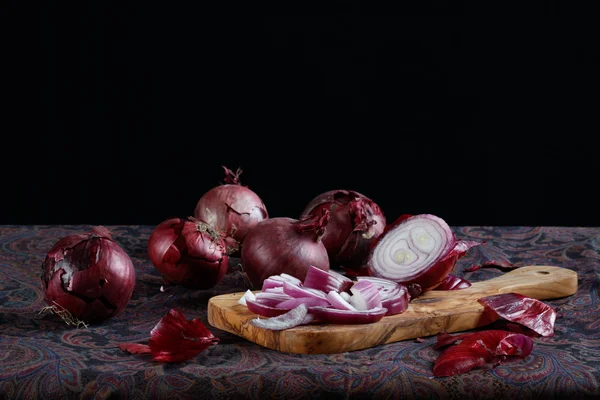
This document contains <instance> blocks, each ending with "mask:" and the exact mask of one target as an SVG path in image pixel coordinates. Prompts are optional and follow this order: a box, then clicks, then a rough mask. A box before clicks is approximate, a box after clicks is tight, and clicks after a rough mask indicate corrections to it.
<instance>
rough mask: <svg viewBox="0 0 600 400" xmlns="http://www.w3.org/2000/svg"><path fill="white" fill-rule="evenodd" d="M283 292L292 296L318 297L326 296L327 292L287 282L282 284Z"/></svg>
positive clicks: (323, 297)
mask: <svg viewBox="0 0 600 400" xmlns="http://www.w3.org/2000/svg"><path fill="white" fill-rule="evenodd" d="M283 293H285V294H287V295H290V296H292V297H316V298H320V299H325V298H327V294H326V293H325V292H323V291H322V290H318V289H313V288H307V287H300V286H295V285H292V284H290V283H288V282H285V283H284V284H283Z"/></svg>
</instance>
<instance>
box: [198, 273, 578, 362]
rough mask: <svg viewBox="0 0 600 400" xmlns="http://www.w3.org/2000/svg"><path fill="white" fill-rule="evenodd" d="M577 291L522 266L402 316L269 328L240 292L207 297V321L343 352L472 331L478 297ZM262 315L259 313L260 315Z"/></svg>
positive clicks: (268, 343) (569, 278) (421, 303)
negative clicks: (244, 302)
mask: <svg viewBox="0 0 600 400" xmlns="http://www.w3.org/2000/svg"><path fill="white" fill-rule="evenodd" d="M576 291H577V273H576V272H575V271H572V270H570V269H566V268H560V267H554V266H527V267H521V268H517V269H514V270H512V271H510V272H507V273H505V274H503V275H501V276H499V277H496V278H493V279H490V280H487V281H482V282H473V283H472V285H471V286H470V287H468V288H466V289H460V290H447V291H442V290H440V291H436V290H433V291H429V292H426V293H424V294H422V295H421V296H419V297H418V298H416V299H414V300H413V301H412V302H411V303H410V304H409V306H408V309H407V310H406V311H404V312H403V313H401V314H397V315H391V316H387V317H383V319H381V320H380V321H378V322H375V323H371V324H356V325H337V324H317V325H305V326H298V327H295V328H291V329H287V330H282V331H274V330H268V329H263V328H258V327H255V326H254V325H251V324H250V323H249V322H250V320H251V319H253V318H256V317H257V315H256V314H254V313H252V312H250V311H248V309H247V308H246V306H244V305H241V304H238V303H237V301H238V300H239V299H240V297H241V296H243V294H244V293H243V292H241V293H229V294H223V295H219V296H215V297H212V298H211V299H209V301H208V322H209V324H211V325H212V326H214V327H215V328H218V329H221V330H224V331H227V332H230V333H233V334H235V335H237V336H240V337H243V338H245V339H247V340H249V341H251V342H254V343H256V344H258V345H261V346H263V347H267V348H270V349H274V350H277V351H281V352H289V353H301V354H325V353H342V352H347V351H354V350H360V349H365V348H370V347H374V346H379V345H383V344H386V343H393V342H398V341H401V340H406V339H415V338H419V337H427V336H432V335H435V334H437V333H439V332H442V331H445V332H448V333H452V332H460V331H465V330H469V329H474V328H477V327H479V326H480V323H479V320H480V316H481V315H482V313H483V305H481V304H480V303H479V302H478V301H477V299H478V298H481V297H485V296H490V295H494V294H501V293H510V292H514V293H519V294H521V295H523V296H527V297H531V298H534V299H538V300H548V299H556V298H561V297H566V296H570V295H572V294H574V293H575V292H576ZM261 318H262V317H261Z"/></svg>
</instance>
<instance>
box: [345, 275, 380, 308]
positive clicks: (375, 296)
mask: <svg viewBox="0 0 600 400" xmlns="http://www.w3.org/2000/svg"><path fill="white" fill-rule="evenodd" d="M350 292H352V297H351V299H350V304H352V305H353V306H354V307H355V308H356V309H357V310H370V309H373V308H381V295H380V294H379V290H378V289H377V286H376V285H375V284H374V283H372V282H369V281H358V282H356V283H355V284H354V285H352V287H351V288H350Z"/></svg>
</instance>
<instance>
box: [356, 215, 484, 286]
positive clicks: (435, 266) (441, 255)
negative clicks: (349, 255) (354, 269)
mask: <svg viewBox="0 0 600 400" xmlns="http://www.w3.org/2000/svg"><path fill="white" fill-rule="evenodd" d="M480 244H481V243H479V242H475V241H464V240H457V239H456V237H455V236H454V233H453V232H452V230H451V228H450V226H448V224H447V223H446V221H444V220H443V219H442V218H439V217H437V216H435V215H432V214H419V215H410V214H405V215H402V216H400V217H399V218H398V219H397V220H396V221H394V222H393V223H392V224H390V225H388V226H386V229H385V231H384V233H383V234H382V235H381V236H379V238H378V239H377V241H376V242H375V243H374V245H373V247H372V248H371V251H370V253H369V257H368V261H367V269H368V271H369V273H370V275H372V276H376V277H380V278H385V279H389V280H392V281H395V282H398V283H403V284H405V285H414V284H416V285H419V286H420V288H421V290H422V291H423V292H425V291H428V290H433V289H435V288H436V287H437V286H438V285H440V284H441V283H442V282H443V281H444V279H446V276H447V275H448V274H450V272H452V270H453V269H454V266H455V265H456V262H457V261H458V259H459V258H460V257H462V256H464V255H465V254H466V253H467V251H468V250H469V249H470V248H471V247H473V246H478V245H480Z"/></svg>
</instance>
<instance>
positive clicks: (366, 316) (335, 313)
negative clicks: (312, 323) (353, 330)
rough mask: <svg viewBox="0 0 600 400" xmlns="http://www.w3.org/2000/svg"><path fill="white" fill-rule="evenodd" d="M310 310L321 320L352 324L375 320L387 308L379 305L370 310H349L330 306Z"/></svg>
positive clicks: (385, 311) (380, 316)
mask: <svg viewBox="0 0 600 400" xmlns="http://www.w3.org/2000/svg"><path fill="white" fill-rule="evenodd" d="M310 312H311V313H312V314H314V315H315V317H316V318H317V319H319V320H321V321H323V322H329V323H333V324H351V325H353V324H370V323H373V322H377V321H379V320H381V319H382V318H383V316H384V315H385V314H386V313H387V309H385V308H383V307H380V308H375V309H371V310H357V311H351V310H338V309H337V308H331V307H312V308H311V309H310Z"/></svg>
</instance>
